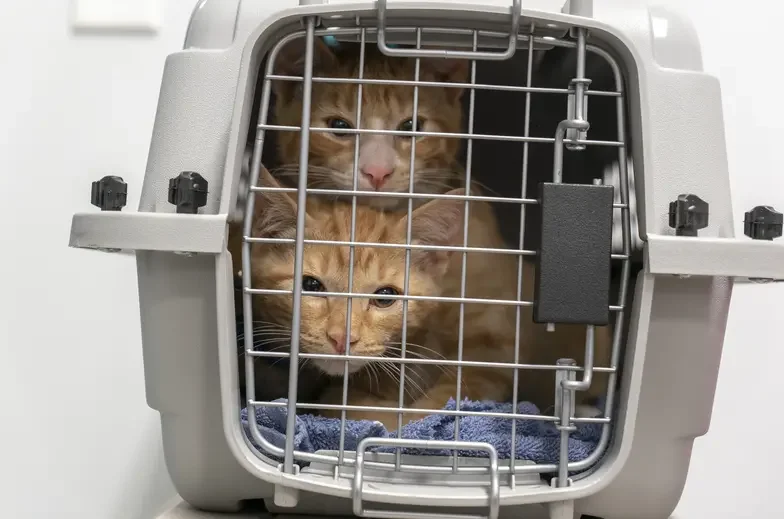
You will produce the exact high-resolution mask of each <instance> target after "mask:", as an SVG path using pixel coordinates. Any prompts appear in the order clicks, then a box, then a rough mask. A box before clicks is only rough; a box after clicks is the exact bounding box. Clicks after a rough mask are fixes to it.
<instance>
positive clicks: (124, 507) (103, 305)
mask: <svg viewBox="0 0 784 519" xmlns="http://www.w3.org/2000/svg"><path fill="white" fill-rule="evenodd" d="M69 3H70V2H69V1H67V0H26V1H24V2H10V1H3V2H1V3H0V136H1V137H0V208H1V209H0V213H1V214H2V218H1V219H0V221H2V223H1V224H0V227H2V235H3V242H2V245H0V249H2V251H3V253H2V259H0V263H2V268H1V269H0V306H1V307H2V311H1V312H0V316H2V317H0V349H1V350H2V357H0V401H2V403H1V404H0V413H2V415H0V496H2V499H1V500H0V517H7V518H9V519H10V518H14V519H28V518H29V519H33V518H35V519H37V518H45V517H60V518H62V519H76V518H80V519H81V518H84V519H148V518H150V517H152V516H153V514H154V513H155V512H156V511H157V510H159V509H160V508H161V506H162V505H163V504H164V503H165V502H166V501H169V500H171V498H172V497H173V495H174V490H173V488H172V486H171V482H170V481H169V478H168V475H167V473H166V469H165V467H164V465H163V459H162V451H161V446H160V430H159V423H158V414H157V413H156V412H153V411H152V410H150V409H149V408H148V407H147V404H146V402H145V397H144V379H143V371H142V358H141V347H140V332H139V311H138V302H137V299H136V298H137V294H136V268H135V263H134V260H133V257H132V256H116V257H109V256H106V255H103V254H96V253H90V252H87V251H80V250H73V249H69V248H67V245H68V233H69V227H70V215H71V213H73V212H74V211H83V210H87V209H88V208H89V207H90V206H89V189H90V182H91V181H92V180H94V179H96V178H100V177H101V176H103V175H104V174H110V173H111V174H118V175H122V176H123V177H125V179H126V181H127V182H128V184H129V191H130V192H129V201H128V206H129V207H130V208H135V207H136V206H137V205H138V201H139V190H140V188H141V181H142V177H143V173H144V168H145V164H146V160H147V150H148V146H149V139H150V135H151V132H152V123H153V117H154V115H155V106H156V103H157V98H158V89H159V87H160V77H161V72H162V70H163V58H164V56H165V55H166V54H167V53H169V52H173V51H175V50H177V49H178V48H181V46H182V41H183V38H184V34H185V27H186V23H187V20H188V17H189V15H190V11H191V8H192V6H193V4H194V2H193V1H192V0H169V1H166V2H165V4H166V11H165V24H164V29H163V30H162V32H161V33H160V34H159V35H157V36H152V37H150V36H147V37H145V36H135V37H129V36H125V37H122V36H102V37H83V36H74V35H72V34H71V33H70V30H69V27H68V14H67V13H68V11H67V8H68V5H69ZM9 236H10V240H9Z"/></svg>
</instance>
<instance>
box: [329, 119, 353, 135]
mask: <svg viewBox="0 0 784 519" xmlns="http://www.w3.org/2000/svg"><path fill="white" fill-rule="evenodd" d="M327 126H328V127H330V128H331V129H332V130H333V131H332V135H334V136H335V137H348V136H349V134H348V133H347V132H346V130H351V129H353V128H354V126H353V125H352V124H351V123H350V122H348V121H347V120H345V119H341V118H340V117H333V118H332V119H328V120H327Z"/></svg>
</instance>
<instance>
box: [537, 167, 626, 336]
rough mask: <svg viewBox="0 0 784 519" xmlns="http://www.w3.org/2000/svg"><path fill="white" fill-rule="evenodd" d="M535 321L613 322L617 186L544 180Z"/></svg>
mask: <svg viewBox="0 0 784 519" xmlns="http://www.w3.org/2000/svg"><path fill="white" fill-rule="evenodd" d="M539 201H540V206H541V212H542V224H541V225H542V237H541V246H540V250H539V254H538V268H537V269H536V281H535V295H534V312H533V320H534V322H537V323H553V324H555V323H574V324H593V325H597V326H603V325H606V324H608V323H609V321H610V271H611V264H610V260H611V256H612V223H613V213H612V212H613V186H611V185H590V184H562V183H551V182H543V183H541V184H540V185H539Z"/></svg>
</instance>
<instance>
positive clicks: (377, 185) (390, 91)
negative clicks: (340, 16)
mask: <svg viewBox="0 0 784 519" xmlns="http://www.w3.org/2000/svg"><path fill="white" fill-rule="evenodd" d="M359 50H360V46H359V45H356V44H354V45H351V44H342V45H341V46H340V47H339V48H338V49H337V50H334V51H333V50H332V49H330V48H328V47H327V46H326V44H324V43H323V41H321V39H320V38H316V41H315V49H314V53H315V55H314V66H313V75H314V76H320V77H331V78H358V77H359V65H360V53H359ZM303 62H304V41H303V40H295V41H294V42H292V43H290V44H288V45H287V46H286V47H285V48H284V49H282V50H281V53H280V55H279V57H278V59H277V64H276V65H277V67H276V73H278V74H284V75H295V76H301V75H302V73H303ZM414 63H415V60H413V59H409V58H395V57H388V56H385V55H383V54H381V52H379V50H378V48H377V47H376V46H375V45H366V46H365V62H364V69H363V78H364V79H393V80H409V81H410V80H413V79H414V66H415V65H414ZM419 78H420V80H422V81H440V82H453V83H454V82H457V83H464V82H466V81H468V62H467V61H466V60H453V59H422V60H421V62H420V74H419ZM273 85H274V88H275V90H274V91H275V94H276V103H275V110H274V123H275V124H280V125H291V126H299V125H300V122H301V119H302V95H301V92H302V84H301V83H300V82H288V81H275V82H274V83H273ZM357 90H358V86H357V85H356V84H340V83H319V82H314V83H313V89H312V94H311V103H312V104H311V107H312V108H311V126H312V127H319V128H329V129H330V130H331V131H329V132H322V131H315V132H311V133H310V150H309V158H308V183H309V185H310V187H319V188H329V189H342V190H350V189H352V187H353V185H354V145H355V140H356V139H355V135H354V134H351V133H346V130H351V129H354V128H357V127H359V128H362V129H371V130H401V131H411V130H413V127H414V120H413V119H412V117H413V114H414V87H413V86H401V85H375V84H370V85H362V102H361V112H362V113H361V121H358V120H357ZM462 95H463V89H462V88H450V87H420V88H419V94H418V105H417V114H416V115H417V122H416V127H417V130H418V131H428V132H450V133H459V132H461V131H462V129H463V128H462V125H463V110H462V105H461V97H462ZM411 141H412V139H411V137H408V136H394V135H381V134H362V135H360V138H359V154H358V163H357V175H358V178H357V187H358V189H359V190H362V191H383V192H398V193H401V192H408V191H409V182H410V170H411ZM299 143H300V136H299V132H279V133H278V160H279V162H280V163H281V164H282V165H281V166H280V167H279V168H277V169H275V170H274V171H273V173H274V174H275V175H276V176H277V177H279V178H282V179H283V180H285V181H288V182H289V183H292V182H294V183H295V182H296V178H297V175H298V168H299V165H298V161H299ZM459 150H460V140H459V139H450V138H444V137H432V136H427V137H418V138H417V140H416V150H415V154H414V161H413V162H414V164H413V170H414V192H416V193H444V192H446V191H449V190H450V189H454V188H457V187H462V185H463V167H462V165H461V164H460V162H459V160H458V158H457V156H458V152H459ZM362 203H367V204H370V205H373V206H374V207H383V208H394V207H397V208H401V207H407V201H406V199H404V198H382V197H367V199H366V200H362ZM415 204H416V205H418V203H417V201H416V200H415Z"/></svg>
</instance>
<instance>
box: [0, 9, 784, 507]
mask: <svg viewBox="0 0 784 519" xmlns="http://www.w3.org/2000/svg"><path fill="white" fill-rule="evenodd" d="M192 3H193V0H168V1H166V2H165V4H166V11H165V24H164V29H163V30H162V32H161V33H160V34H159V35H158V36H155V37H138V36H137V37H128V36H126V37H117V36H112V37H82V36H79V37H77V36H73V35H71V34H70V33H69V30H68V26H67V8H66V5H67V2H64V1H63V0H27V1H25V2H3V3H2V7H0V70H1V71H2V72H1V73H0V131H2V134H0V135H1V137H2V138H0V182H1V184H0V222H2V224H1V225H2V239H3V241H2V242H1V243H2V251H3V253H2V255H1V256H0V264H1V265H2V268H0V352H1V353H2V357H0V359H2V360H0V413H2V415H0V517H9V518H11V517H12V518H15V519H28V518H29V519H38V518H41V519H43V518H48V517H59V518H61V519H76V518H80V519H126V518H127V519H149V518H150V517H152V516H153V513H154V512H155V511H156V510H159V509H160V507H161V506H163V505H164V504H165V503H166V502H167V501H169V500H170V499H171V498H172V497H173V493H174V491H173V489H172V487H171V483H170V481H169V480H168V477H167V475H166V471H165V467H164V466H163V461H162V454H161V448H160V441H159V426H158V418H157V414H156V413H154V412H153V411H151V410H150V409H149V408H148V407H147V405H146V403H145V400H144V386H143V373H142V365H141V348H140V345H139V322H138V308H137V299H136V297H137V294H136V284H135V283H136V280H135V275H136V274H135V268H134V262H133V259H132V258H131V257H128V256H115V257H109V256H106V255H102V254H97V253H90V252H85V251H77V250H71V249H68V248H67V247H66V245H67V240H68V229H69V225H70V215H71V213H73V212H74V211H81V210H85V209H88V207H89V205H88V194H89V183H90V182H91V181H92V180H94V179H95V178H98V177H100V176H102V175H104V174H108V173H113V174H119V175H122V176H124V177H125V179H126V180H127V181H128V183H129V186H130V193H129V203H128V205H129V207H131V208H133V207H135V206H136V205H137V203H138V195H139V188H140V184H141V179H142V172H143V171H144V167H145V161H146V155H147V148H148V145H149V138H150V132H151V129H152V121H153V116H154V110H155V104H156V100H157V94H158V87H159V79H160V74H161V70H162V65H163V57H164V56H165V54H166V53H168V52H171V51H174V50H176V49H177V48H178V47H180V45H181V42H182V38H183V35H184V30H185V25H186V22H187V17H188V15H189V12H190V9H191V4H192ZM542 3H543V0H539V1H537V4H542ZM665 3H668V4H671V5H677V4H684V5H681V6H680V7H681V9H684V10H685V11H686V12H688V13H689V14H690V15H691V16H692V18H693V19H694V21H695V24H696V25H697V27H698V29H699V31H700V34H701V37H702V41H703V51H704V58H705V67H706V69H707V70H708V71H710V72H712V73H714V74H717V75H718V76H719V77H720V78H721V80H722V85H723V90H724V107H725V119H726V126H727V128H726V131H727V146H728V151H729V159H730V166H731V170H732V173H733V189H734V192H733V197H734V203H735V211H736V214H737V215H738V219H737V221H738V224H739V228H738V230H739V231H740V220H741V216H740V215H742V212H743V211H744V210H746V209H747V208H749V207H751V206H753V205H756V204H763V203H764V204H773V205H775V206H777V207H779V209H781V210H784V174H783V173H782V170H781V166H780V163H781V160H780V157H779V153H780V149H781V142H780V138H781V135H782V134H784V122H782V121H784V105H782V104H781V103H775V102H774V101H775V100H777V99H778V96H777V89H778V87H779V84H780V82H782V81H784V72H782V70H781V68H780V67H778V66H776V65H775V64H774V63H775V62H776V60H778V55H777V50H776V49H777V48H778V24H779V21H780V20H781V19H782V17H784V6H782V5H781V4H777V3H775V2H773V1H772V0H767V1H765V0H747V1H745V2H743V9H742V10H738V9H728V8H720V7H717V6H718V4H719V3H718V2H712V1H709V0H690V1H689V2H677V1H676V0H668V1H667V2H665ZM778 61H780V60H778ZM9 237H10V239H9ZM782 310H784V285H777V286H748V285H745V286H739V287H738V288H737V289H736V293H735V298H734V301H733V306H732V313H731V316H730V323H729V326H728V330H727V340H726V345H725V356H724V360H723V363H722V367H721V376H720V379H719V388H718V394H717V400H716V408H715V413H714V418H713V425H712V429H711V431H710V433H709V434H708V435H707V436H706V437H704V438H701V439H700V440H698V442H697V444H696V447H695V452H694V459H693V463H692V470H691V474H690V478H689V482H688V484H687V488H686V491H685V494H684V497H683V501H682V502H681V505H680V507H679V509H678V517H679V519H702V518H704V517H711V518H712V519H739V518H752V517H754V518H761V519H762V518H773V517H780V516H781V508H780V504H779V501H780V497H779V495H778V493H777V492H776V491H777V490H779V489H780V488H781V486H782V484H783V483H784V477H782V475H781V474H782V472H781V471H780V469H778V468H777V467H776V466H775V465H776V462H777V461H778V460H777V458H775V457H774V455H773V453H776V452H778V451H777V450H775V449H776V447H777V440H776V438H777V436H778V435H779V434H780V431H781V430H782V426H784V418H782V414H781V413H780V412H778V406H779V405H780V399H781V396H782V395H783V394H784V393H783V392H782V391H781V389H780V387H778V385H777V384H776V376H777V375H778V374H779V371H780V370H777V369H776V368H777V367H778V366H780V365H782V363H784V341H782V332H781V328H780V324H779V322H778V318H780V315H781V314H782ZM663 419H666V417H663ZM764 462H768V464H769V465H766V464H765V463H764ZM777 484H778V485H777Z"/></svg>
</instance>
